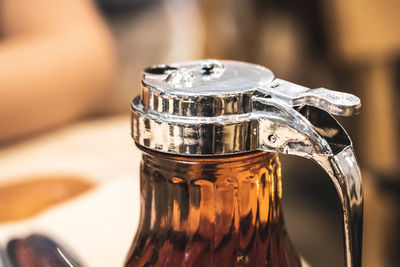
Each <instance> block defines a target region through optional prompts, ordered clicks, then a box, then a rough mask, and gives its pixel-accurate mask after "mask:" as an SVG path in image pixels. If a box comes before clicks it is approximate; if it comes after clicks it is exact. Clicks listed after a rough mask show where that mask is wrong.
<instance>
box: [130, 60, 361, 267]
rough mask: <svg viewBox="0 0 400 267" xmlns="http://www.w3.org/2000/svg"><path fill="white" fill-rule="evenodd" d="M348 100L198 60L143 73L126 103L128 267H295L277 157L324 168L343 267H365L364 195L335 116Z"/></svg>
mask: <svg viewBox="0 0 400 267" xmlns="http://www.w3.org/2000/svg"><path fill="white" fill-rule="evenodd" d="M360 107H361V102H360V99H359V98H357V97H356V96H354V95H350V94H346V93H341V92H336V91H332V90H328V89H325V88H317V89H310V88H306V87H303V86H300V85H296V84H293V83H290V82H287V81H284V80H281V79H276V78H274V75H273V73H272V72H271V71H270V70H268V69H266V68H264V67H262V66H258V65H253V64H248V63H244V62H235V61H218V60H200V61H191V62H181V63H175V64H171V65H157V66H152V67H149V68H147V69H145V70H144V72H143V80H142V90H141V95H140V96H137V97H136V98H135V99H134V100H133V102H132V137H133V139H134V141H135V143H136V144H137V145H138V146H139V147H140V148H141V149H142V151H143V158H142V163H141V194H142V195H141V218H140V225H139V229H138V232H137V234H136V237H135V240H134V243H133V246H132V249H131V251H130V253H129V256H128V259H127V262H126V266H149V267H150V266H165V267H168V266H185V267H195V266H206V267H220V266H222V267H224V266H227V267H231V266H255V267H262V266H274V267H280V266H290V267H293V266H295V267H296V266H301V264H300V260H299V256H298V254H297V253H296V252H295V250H294V249H293V247H292V245H291V243H290V241H289V238H288V237H287V234H286V231H285V228H284V224H283V218H282V213H281V206H280V204H279V202H280V198H281V197H282V182H281V176H280V163H279V160H278V156H277V153H284V154H290V155H296V156H301V157H305V158H308V159H311V160H313V161H315V162H316V163H317V164H319V165H320V166H321V167H322V168H323V169H324V170H325V171H326V172H327V174H328V175H329V177H330V178H331V179H332V181H333V182H334V185H335V187H336V189H337V192H338V195H339V200H340V201H341V204H342V210H343V226H344V244H345V253H344V255H345V264H346V266H347V267H360V266H361V244H362V243H361V241H362V214H363V194H362V186H361V175H360V170H359V168H358V165H357V162H356V159H355V156H354V151H353V147H352V142H351V140H350V137H349V136H348V134H347V133H346V131H345V130H344V129H343V127H342V126H341V125H340V124H339V123H338V122H337V121H336V120H335V118H334V117H333V116H332V115H339V116H350V115H352V114H354V113H357V112H358V111H359V109H360Z"/></svg>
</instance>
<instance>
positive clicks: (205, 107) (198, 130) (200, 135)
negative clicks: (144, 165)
mask: <svg viewBox="0 0 400 267" xmlns="http://www.w3.org/2000/svg"><path fill="white" fill-rule="evenodd" d="M318 90H319V91H318ZM257 97H258V98H260V97H261V98H263V99H273V100H277V101H281V102H282V103H284V104H285V105H287V106H288V108H292V107H293V106H301V105H304V104H308V105H314V106H316V107H320V108H321V107H322V108H324V109H325V110H328V111H329V112H331V113H333V114H338V115H350V114H352V113H354V112H355V111H357V110H358V109H359V106H360V103H359V99H358V98H356V97H355V96H352V95H349V94H345V93H339V92H334V91H331V90H328V89H323V88H319V89H314V90H310V89H309V88H306V87H302V86H299V85H295V84H292V83H289V82H286V81H283V80H280V79H274V75H273V73H272V72H271V71H270V70H269V69H267V68H265V67H262V66H259V65H254V64H249V63H243V62H237V61H217V60H199V61H190V62H182V63H176V64H171V65H157V66H152V67H149V68H146V69H145V70H144V72H143V80H142V92H141V96H138V97H136V98H135V99H134V101H133V103H132V136H133V138H134V140H135V142H136V143H138V144H139V145H142V146H145V147H147V148H150V149H154V150H158V151H162V152H168V153H174V154H182V155H222V154H233V153H241V152H247V151H252V150H257V149H259V148H260V137H259V128H260V127H259V119H258V115H257V111H259V106H260V105H257V101H255V98H257ZM346 101H347V102H346ZM357 101H358V102H357Z"/></svg>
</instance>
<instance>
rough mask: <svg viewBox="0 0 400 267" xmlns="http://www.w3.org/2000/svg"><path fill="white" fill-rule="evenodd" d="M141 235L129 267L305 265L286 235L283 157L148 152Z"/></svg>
mask: <svg viewBox="0 0 400 267" xmlns="http://www.w3.org/2000/svg"><path fill="white" fill-rule="evenodd" d="M140 181H141V182H140V183H141V215H140V223H139V228H138V230H137V233H136V237H135V239H134V242H133V245H132V248H131V250H130V252H129V255H128V258H127V261H126V265H125V266H135V267H139V266H140V267H141V266H157V267H158V266H163V267H189V266H190V267H211V266H215V267H225V266H226V267H233V266H251V267H255V266H274V267H281V266H282V267H283V266H290V267H296V266H301V264H300V259H299V256H298V254H297V253H296V251H295V250H294V249H293V247H292V245H291V242H290V240H289V239H288V236H287V234H286V231H285V228H284V223H283V218H282V213H281V207H280V203H279V202H280V198H281V196H282V182H281V172H280V162H279V159H278V157H277V155H276V154H273V153H267V152H254V153H247V154H240V155H235V156H224V157H177V156H174V155H169V154H163V153H158V152H152V151H149V150H144V151H143V157H142V162H141V176H140Z"/></svg>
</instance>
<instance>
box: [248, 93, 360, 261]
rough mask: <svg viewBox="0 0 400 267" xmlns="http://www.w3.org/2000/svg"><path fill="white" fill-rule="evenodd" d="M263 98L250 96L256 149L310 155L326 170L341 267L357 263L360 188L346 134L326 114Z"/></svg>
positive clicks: (348, 138)
mask: <svg viewBox="0 0 400 267" xmlns="http://www.w3.org/2000/svg"><path fill="white" fill-rule="evenodd" d="M262 93H265V92H262ZM269 96H270V97H268V98H266V97H265V96H253V98H252V100H253V112H254V114H255V115H254V116H256V118H257V120H258V122H259V131H258V138H259V147H260V149H263V150H266V151H272V152H278V153H284V154H291V155H297V156H301V157H305V158H309V159H312V160H314V161H315V162H317V163H318V164H319V165H320V166H321V167H322V168H323V169H324V170H325V171H326V172H327V173H328V174H329V176H330V178H331V179H332V181H333V183H334V184H335V187H336V190H337V193H338V195H339V198H340V201H341V204H342V211H343V226H344V245H345V263H346V267H361V250H362V227H363V221H362V219H363V192H362V181H361V174H360V170H359V167H358V164H357V161H356V159H355V156H354V151H353V147H352V143H351V140H350V137H349V136H348V134H347V133H346V131H345V130H344V129H343V127H342V126H341V125H340V124H339V123H338V122H337V121H336V120H335V119H334V118H333V117H332V116H331V115H330V114H329V113H328V112H326V111H324V110H321V109H319V108H317V107H312V106H307V105H303V106H301V107H299V108H297V109H295V108H293V107H292V106H291V105H289V104H288V102H287V101H284V100H282V98H281V97H280V98H275V97H274V96H273V95H272V96H271V95H269Z"/></svg>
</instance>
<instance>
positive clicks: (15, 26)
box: [0, 0, 117, 143]
mask: <svg viewBox="0 0 400 267" xmlns="http://www.w3.org/2000/svg"><path fill="white" fill-rule="evenodd" d="M114 50H115V49H114V44H113V41H112V37H111V35H110V33H109V31H108V29H107V27H106V25H105V23H104V22H103V20H102V18H101V16H100V15H99V13H98V11H97V9H96V8H95V5H94V3H93V2H92V1H89V0H70V1H63V0H37V1H23V0H0V143H2V142H5V141H7V140H13V139H17V138H21V137H24V136H27V135H29V134H33V133H37V132H41V131H43V130H46V129H49V128H52V127H55V126H58V125H62V124H64V123H66V122H69V121H72V120H74V119H77V118H80V117H83V116H86V115H89V114H94V113H96V112H99V107H100V106H101V104H102V103H104V102H105V101H106V100H107V98H108V96H109V95H110V94H111V90H110V88H112V86H113V83H114V79H115V75H116V69H117V64H116V56H115V51H114Z"/></svg>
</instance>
